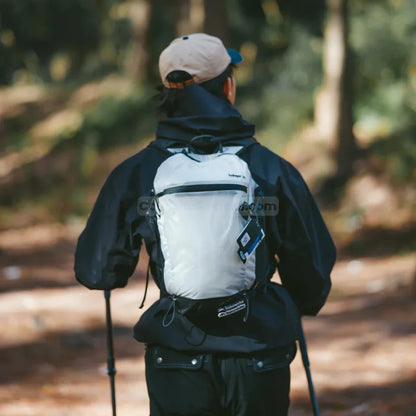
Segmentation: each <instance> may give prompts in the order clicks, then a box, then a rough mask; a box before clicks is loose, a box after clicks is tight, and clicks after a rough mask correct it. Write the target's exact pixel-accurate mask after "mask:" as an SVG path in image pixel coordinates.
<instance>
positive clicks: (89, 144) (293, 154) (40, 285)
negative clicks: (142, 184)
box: [0, 0, 416, 415]
mask: <svg viewBox="0 0 416 416" xmlns="http://www.w3.org/2000/svg"><path fill="white" fill-rule="evenodd" d="M415 12H416V1H415V0H378V1H370V0H326V1H325V0H294V1H289V0H210V1H208V0H205V1H203V0H172V1H168V0H152V1H150V0H71V1H68V0H0V289H1V291H2V294H0V296H2V299H3V302H2V304H3V306H2V307H1V308H0V313H1V314H2V316H4V317H5V321H4V322H6V323H5V327H4V333H5V337H4V340H3V341H1V342H0V350H1V351H0V353H1V354H2V355H4V356H5V357H6V359H7V362H8V366H7V368H6V370H5V372H4V373H3V375H2V376H1V377H2V378H1V380H0V393H1V394H3V395H4V397H7V400H6V401H5V402H4V404H3V405H4V406H6V407H4V409H3V411H2V414H5V415H6V414H7V415H14V414H16V415H17V414H19V415H20V414H44V415H45V414H46V413H45V410H43V411H42V412H43V413H42V412H41V411H40V410H39V409H40V408H39V407H36V406H41V405H40V404H39V403H41V402H42V397H44V398H45V400H44V402H45V403H47V402H48V400H52V399H53V400H54V402H53V403H54V404H55V406H57V403H58V402H59V400H58V398H60V399H62V400H63V403H66V402H65V400H66V399H68V397H72V396H71V394H72V393H68V392H66V393H65V392H64V393H62V392H61V391H58V392H57V391H56V389H55V390H54V388H53V387H52V384H50V382H47V381H45V380H46V379H53V377H55V378H56V379H57V380H58V379H59V377H64V375H65V374H66V376H67V373H65V371H64V372H61V371H60V370H59V368H62V366H63V363H64V362H66V363H67V366H68V368H69V367H71V366H72V367H74V366H75V367H76V363H78V361H76V360H75V354H76V356H77V357H79V355H80V354H81V353H82V354H84V355H87V354H88V353H87V351H88V348H92V347H93V348H96V349H97V350H100V351H101V350H102V349H103V348H104V347H103V345H102V343H101V342H99V341H98V339H101V338H99V335H97V333H98V332H99V330H100V329H101V330H102V329H103V322H101V321H100V322H98V321H97V319H98V318H94V319H92V318H91V319H92V321H93V323H91V322H92V321H91V322H90V321H88V322H87V321H84V320H82V319H83V318H81V317H80V318H79V319H80V322H78V324H79V325H78V326H76V325H75V327H72V326H71V325H73V324H69V323H68V322H67V321H66V320H60V319H63V318H58V317H57V316H58V314H55V315H54V313H55V312H56V311H57V305H56V304H50V305H49V303H47V305H46V306H45V304H43V306H42V304H41V303H39V302H41V300H40V299H43V300H42V302H45V299H46V298H47V299H50V296H51V295H53V296H54V297H55V298H56V299H60V296H61V295H62V296H64V294H63V292H62V293H61V292H58V291H64V292H65V293H70V291H71V290H75V289H74V288H75V287H76V290H77V291H78V290H82V288H78V287H77V286H76V282H75V281H74V277H73V273H72V253H73V249H74V245H75V242H76V237H77V235H78V234H79V232H80V231H81V230H82V227H83V225H84V224H85V221H86V218H87V215H88V213H89V212H90V210H91V207H92V204H93V203H94V201H95V198H96V196H97V193H98V191H99V188H100V187H101V185H102V184H103V181H104V180H105V178H106V176H107V175H108V174H109V172H110V171H111V170H112V169H113V168H114V167H115V166H116V165H117V164H118V163H120V162H121V161H122V160H124V159H125V158H126V157H128V156H130V155H131V154H134V153H135V152H137V151H138V150H140V148H142V147H143V146H145V145H146V144H147V143H148V142H149V141H151V140H152V139H153V133H154V129H155V126H156V123H157V118H158V115H157V102H155V100H154V99H153V97H154V95H155V94H156V87H157V86H158V85H159V84H160V79H159V75H158V68H157V61H158V57H159V54H160V52H161V51H162V50H163V48H164V47H166V46H167V44H168V43H169V42H170V41H171V40H172V39H173V38H174V37H176V36H180V35H184V34H187V33H192V32H201V31H204V32H207V33H210V34H213V35H217V36H219V37H221V38H222V39H223V40H224V43H225V44H226V45H227V46H229V47H232V48H234V49H238V50H240V52H241V54H242V55H243V57H244V62H243V63H242V64H241V65H239V68H238V69H237V71H236V79H237V84H238V94H237V103H236V106H237V108H238V109H239V110H240V112H241V113H242V114H243V116H244V118H246V119H247V120H249V121H251V122H253V123H255V124H256V126H257V132H256V138H257V139H258V140H259V141H260V142H261V143H263V144H265V145H267V146H268V147H270V148H271V149H272V150H274V151H275V152H277V153H279V154H281V155H282V156H284V157H285V158H287V159H288V160H289V161H290V162H292V163H293V164H295V166H297V167H298V168H299V170H300V171H301V173H302V174H303V176H304V177H305V179H306V180H307V182H308V184H309V185H310V187H311V189H312V191H313V193H314V195H315V197H316V199H317V201H318V204H319V205H320V207H321V209H322V210H323V214H324V217H325V220H326V221H327V223H328V225H329V228H330V229H331V232H332V234H333V236H334V239H335V241H336V244H337V248H338V253H339V263H338V269H336V270H335V277H336V278H337V281H338V282H340V283H339V284H338V285H337V284H335V285H334V290H333V293H332V295H331V298H330V300H331V302H332V303H331V304H330V305H329V308H328V309H324V311H327V312H326V313H327V314H328V315H327V316H326V315H325V313H324V316H323V320H322V321H321V323H320V324H313V323H311V324H310V325H311V326H310V327H309V329H308V332H309V335H310V336H311V338H312V346H311V348H312V353H313V351H314V348H316V354H317V356H316V357H317V358H316V359H317V360H318V367H319V363H320V361H319V357H318V355H319V345H318V344H319V343H317V341H316V342H315V344H314V339H315V337H316V338H319V333H320V331H321V332H326V331H327V328H328V325H335V326H336V324H337V325H338V324H340V325H341V326H342V325H343V324H345V327H347V326H348V325H349V324H351V322H353V320H354V319H357V322H360V320H365V319H367V318H368V319H370V317H371V319H370V321H371V322H369V323H368V325H369V327H368V328H373V329H374V326H372V325H374V320H375V319H376V317H378V318H380V317H383V319H384V318H385V319H386V322H390V321H389V319H392V317H393V316H394V317H395V319H396V321H395V322H394V323H391V322H390V324H391V325H392V326H391V328H390V327H389V328H390V329H389V331H387V332H386V329H385V327H383V329H380V331H381V332H380V333H378V332H377V331H375V333H377V334H378V336H379V337H380V338H379V339H378V338H377V337H376V338H377V340H378V341H377V342H376V341H375V340H374V339H373V340H372V341H371V342H373V344H371V342H370V341H369V342H370V344H371V347H370V346H368V345H367V344H366V345H367V347H362V346H361V347H360V346H357V345H359V341H358V340H355V338H354V336H357V337H359V334H360V331H361V330H362V328H361V329H360V328H359V327H358V326H357V325H356V326H355V327H354V328H355V332H354V331H352V332H351V334H350V336H351V338H348V339H349V340H350V342H351V343H352V344H351V345H353V346H354V348H356V349H357V357H356V358H357V360H358V361H357V366H358V367H357V368H363V366H365V365H369V364H368V363H363V362H361V361H359V358H358V357H362V351H363V348H364V350H365V351H366V354H368V361H371V357H372V356H374V354H373V353H374V348H378V343H382V342H383V340H385V339H386V338H388V339H390V340H391V342H393V341H392V340H393V338H394V339H395V341H397V342H399V344H397V343H394V344H389V343H386V344H385V345H387V346H386V348H393V347H392V345H393V346H395V347H394V348H396V349H394V348H393V350H394V351H396V350H397V351H396V353H397V354H398V356H396V355H394V354H393V355H394V357H396V362H397V363H398V367H394V370H395V371H396V370H397V369H398V368H402V366H405V365H404V362H406V363H407V361H406V359H407V358H404V357H409V355H411V354H412V352H411V348H413V346H414V345H416V339H415V338H416V323H415V319H414V316H415V314H414V311H415V301H414V300H415V299H414V293H415V292H416V290H415V286H416V264H415V248H416V238H415V232H416V209H415V208H416V169H415V166H416V118H415V113H416V18H415ZM367 259H369V260H367ZM143 267H145V266H143ZM142 269H143V268H140V267H139V268H138V271H137V276H138V279H137V281H138V283H137V285H138V286H137V288H140V289H141V285H142V279H141V278H142V277H143V276H142V275H143V270H142ZM133 287H134V286H133ZM71 293H72V292H71ZM76 293H78V292H76ZM82 293H83V295H82V296H84V298H85V296H86V293H88V292H86V293H84V292H82ZM364 295H365V297H363V296H364ZM80 296H81V295H80ZM120 296H121V295H120ZM136 297H137V298H138V295H137V293H136ZM22 299H23V300H22ZM24 299H26V303H25V301H24ZM27 299H29V300H27ZM85 299H86V298H85ZM94 299H96V298H94ZM357 299H360V301H362V302H363V304H361V306H360V308H361V309H360V310H359V311H360V313H361V315H360V313H359V311H358V310H357V309H356V308H357V305H356V304H354V302H355V301H357ZM136 301H137V302H138V300H137V299H136ZM57 302H58V303H59V300H58V301H57ZM95 302H96V303H94V302H92V303H91V305H96V306H94V307H96V308H98V310H100V309H99V307H100V306H99V305H100V303H99V300H95ZM116 302H117V299H116ZM119 302H120V304H121V303H122V302H121V298H120V299H119ZM87 303H88V301H87ZM74 304H76V301H74ZM341 304H342V305H344V306H345V308H346V310H354V311H355V312H356V313H357V316H354V318H352V317H351V316H350V315H348V314H346V315H345V316H343V318H342V319H341V318H340V317H339V316H338V317H335V315H336V314H335V312H334V311H337V313H338V312H339V308H341V306H340V305H341ZM28 305H29V306H28ZM354 305H355V306H354ZM363 305H365V307H363ZM382 306H384V308H382ZM331 308H332V309H331ZM337 308H338V309H337ZM54 311H55V312H54ZM84 312H85V313H86V311H84ZM94 313H96V312H94ZM94 313H93V314H94ZM412 313H413V319H412ZM51 316H55V319H56V321H52V318H51ZM325 317H327V319H328V320H329V321H328V322H325ZM134 318H136V316H135V317H134ZM115 319H116V323H117V316H116V318H115ZM331 319H335V321H334V322H332V321H330V320H331ZM337 319H341V320H340V321H338V320H337ZM126 320H127V322H129V324H127V323H126ZM318 322H319V318H318ZM331 322H332V323H331ZM354 322H356V321H354ZM357 322H356V323H357ZM308 323H309V322H308ZM378 323H380V322H378ZM119 324H120V326H119V327H118V335H119V336H120V339H121V340H122V345H123V346H124V347H123V346H122V347H121V349H122V350H123V351H125V350H127V345H131V344H128V342H129V341H128V338H129V333H128V332H127V333H126V332H124V329H125V328H128V327H129V325H130V326H131V316H130V320H128V318H126V317H125V316H124V315H120V316H119ZM325 324H326V325H327V326H325ZM68 325H69V327H67V326H68ZM314 325H316V326H314ZM58 327H59V328H60V329H59V330H58ZM63 328H66V329H65V331H64V330H63ZM91 328H93V329H91ZM116 329H117V326H116ZM97 331H98V332H97ZM314 331H316V333H315V332H314ZM335 333H336V331H335V332H334V334H335ZM370 333H372V332H371V330H370ZM398 334H399V335H400V336H399V335H398ZM314 335H315V337H314ZM339 335H340V334H339ZM344 335H345V333H344ZM340 336H341V335H340ZM68 337H69V338H68ZM341 338H342V337H341ZM120 342H121V341H120ZM334 342H335V341H334ZM410 342H413V343H415V344H410ZM370 344H369V345H370ZM48 345H49V347H50V348H55V349H60V351H61V352H60V353H58V352H56V351H55V353H54V354H55V355H54V354H52V353H51V351H50V350H48V349H47V346H48ZM348 345H349V344H348ZM397 345H400V347H397ZM58 347H59V348H58ZM123 348H124V349H123ZM372 348H373V349H372ZM341 349H342V348H341ZM360 351H361V353H360ZM413 351H414V349H413ZM100 353H102V352H100ZM384 353H385V355H383V354H381V356H382V357H383V359H386V357H389V352H388V351H385V352H384ZM51 354H52V355H51ZM82 354H81V355H82ZM103 354H104V353H103ZM360 354H361V355H360ZM413 354H414V352H413ZM125 355H127V358H128V359H132V352H130V353H128V354H127V353H126V354H125ZM375 355H376V354H375ZM51 357H52V358H51ZM398 357H400V358H398ZM77 359H78V358H77ZM28 360H30V361H31V362H34V364H33V363H32V364H31V365H29V364H28ZM74 360H75V361H74ZM325 360H327V361H328V357H327V358H325V359H324V358H323V362H326V361H325ZM334 360H335V358H334ZM387 360H388V358H387ZM51 362H52V363H51ZM83 363H84V362H83ZM94 363H95V364H96V367H99V364H97V362H94ZM84 364H85V363H84ZM80 367H82V365H81V366H80ZM92 367H93V366H92ZM353 367H354V366H352V367H351V368H353ZM405 367H406V366H405ZM28 368H30V369H32V370H33V371H34V372H37V373H38V375H35V376H34V375H33V374H32V373H31V374H29V371H28ZM39 368H40V369H41V370H39ZM65 368H66V367H65ZM319 368H320V367H319ZM38 370H39V371H38ZM373 370H374V369H373ZM373 370H371V369H368V372H369V373H371V371H373ZM90 371H91V372H92V373H91V374H93V370H90ZM348 371H349V370H348V369H346V372H347V373H348ZM351 371H352V370H351ZM374 371H375V370H374ZM374 371H373V373H372V374H375V375H378V376H379V373H377V371H375V372H374ZM392 371H393V370H392ZM397 371H398V370H397ZM406 371H407V372H405V373H406V374H405V375H404V376H403V378H402V379H400V381H397V380H395V382H394V386H395V387H392V389H390V390H389V387H388V386H392V385H393V384H389V382H388V379H389V378H388V377H387V375H385V376H386V380H384V379H383V377H381V379H380V383H381V384H380V385H382V386H383V388H382V389H381V390H377V389H376V390H371V392H368V397H367V396H366V395H363V391H362V390H357V391H355V390H354V392H355V394H356V396H354V394H351V388H352V385H356V384H357V380H353V379H351V380H350V381H346V382H345V383H344V385H340V387H339V388H338V389H336V393H334V392H333V391H332V396H331V394H329V395H327V396H326V397H330V399H326V400H324V411H325V410H326V411H327V413H324V414H328V415H335V414H340V415H341V414H344V413H342V412H345V414H353V413H351V412H352V410H351V409H355V413H354V414H397V415H407V414H409V415H410V414H412V413H411V412H412V410H411V409H414V405H415V403H416V397H415V395H416V393H415V389H413V390H412V389H411V388H410V386H411V385H413V386H414V383H416V368H415V365H414V364H413V365H411V366H407V369H406ZM80 372H81V368H78V370H77V376H79V373H80ZM62 374H64V375H62ZM91 374H89V375H91ZM383 374H384V373H383ZM33 377H34V378H33ZM91 377H92V375H91ZM322 377H324V376H322ZM351 377H352V376H351ZM390 378H391V377H390ZM370 379H371V377H370ZM88 380H89V381H88V382H89V383H90V382H91V380H90V379H88ZM346 380H348V377H347V379H346ZM371 380H372V379H371ZM361 382H362V383H363V385H366V382H364V381H363V380H361ZM328 383H329V382H328ZM58 384H59V383H58ZM370 384H371V383H370ZM375 384H376V385H378V384H377V383H375ZM45 386H46V387H45ZM318 386H319V377H318ZM320 387H321V389H322V390H325V389H327V387H328V386H327V384H325V381H324V380H322V384H321V385H320ZM367 387H368V386H367ZM42 389H46V390H42ZM97 389H98V385H97ZM386 389H387V390H386ZM64 390H65V389H64ZM23 391H24V392H25V393H23ZM65 391H66V390H65ZM97 391H98V390H97ZM299 391H300V390H299ZM11 392H12V393H13V392H14V393H15V394H17V395H18V396H19V397H20V398H21V399H20V401H16V400H14V399H11V396H10V394H11ZM27 392H32V393H27ZM37 392H43V393H44V394H41V395H40V396H39V397H38V398H37V399H36V400H38V401H36V400H35V398H34V397H35V396H36V395H37ZM388 392H390V393H391V394H390V396H389V395H388V394H387V393H388ZM295 393H296V386H295ZM97 394H98V393H97ZM343 394H344V395H343ZM383 395H384V401H383V397H382V396H383ZM348 396H349V397H348ZM77 397H78V396H77ZM299 397H300V398H301V399H302V397H303V396H302V394H301V393H299ZM351 397H355V398H356V400H353V403H351ZM357 397H358V398H357ZM31 400H34V401H33V403H32V402H31ZM129 400H130V398H129ZM131 400H132V401H133V402H134V394H132V398H131ZM302 400H303V402H302ZM302 400H300V402H301V403H303V405H299V406H300V407H299V408H296V407H295V410H294V412H298V413H293V414H299V415H300V414H303V413H301V411H302V409H303V407H302V406H304V408H307V404H305V400H306V399H304V397H303V399H302ZM143 401H144V402H145V398H144V399H143ZM35 402H36V403H38V402H39V403H38V404H36V405H35V404H34V403H35ZM19 403H20V405H21V407H19ZM28 403H31V404H28ZM42 403H43V402H42ZM399 403H400V404H399ZM388 404H390V407H389V408H388ZM7 406H9V407H7ZM16 406H17V407H16ZM24 406H27V409H29V410H27V412H28V413H24V410H22V409H24V408H25V407H24ZM62 406H64V407H63V408H64V409H66V410H62V409H63V408H60V409H61V410H60V413H59V412H58V413H56V412H55V413H51V414H68V415H70V414H71V413H70V411H69V410H68V409H67V408H66V407H65V406H67V405H65V404H62ZM386 406H387V407H386ZM391 406H393V407H391ZM394 406H399V407H397V408H396V407H394ZM400 406H402V407H400ZM68 408H69V407H68ZM386 408H388V409H389V412H392V411H393V413H388V412H387V410H386ZM11 409H18V410H16V412H17V413H13V411H14V410H11ZM33 409H35V410H33ZM380 409H381V410H380ZM383 409H384V410H383ZM392 409H393V410H392ZM394 409H396V410H394ZM398 409H400V410H398ZM384 411H385V412H386V413H383V412H384ZM407 411H408V412H409V413H406V412H407ZM19 412H20V413H19ZM30 412H32V413H30ZM36 412H40V413H36ZM89 412H90V413H89V414H93V411H92V410H91V409H90V410H89ZM337 412H338V413H337ZM371 412H372V413H371ZM394 412H396V413H394ZM74 414H75V413H74ZM97 414H102V413H100V412H98V413H97ZM305 414H308V413H305Z"/></svg>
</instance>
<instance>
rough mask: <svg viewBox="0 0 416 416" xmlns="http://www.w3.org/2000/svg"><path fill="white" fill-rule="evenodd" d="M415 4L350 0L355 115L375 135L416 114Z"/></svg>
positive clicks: (405, 122)
mask: <svg viewBox="0 0 416 416" xmlns="http://www.w3.org/2000/svg"><path fill="white" fill-rule="evenodd" d="M415 10H416V1H415V0H396V1H381V2H376V3H374V2H364V3H363V2H361V1H354V2H353V7H352V21H351V23H352V27H351V42H352V46H353V48H354V52H355V55H356V56H355V62H356V76H355V77H354V79H355V83H356V85H355V88H356V91H357V96H356V117H357V119H358V122H359V126H360V127H361V128H363V129H366V130H367V129H371V130H373V131H374V129H376V130H375V133H376V134H378V135H383V134H384V135H388V134H391V133H393V132H394V131H396V130H397V129H400V130H401V129H403V127H404V126H407V125H409V123H411V121H412V120H413V119H414V117H415V110H416V105H415V98H414V97H415V96H416V73H415V67H416V49H415V45H416V21H415V19H414V12H415Z"/></svg>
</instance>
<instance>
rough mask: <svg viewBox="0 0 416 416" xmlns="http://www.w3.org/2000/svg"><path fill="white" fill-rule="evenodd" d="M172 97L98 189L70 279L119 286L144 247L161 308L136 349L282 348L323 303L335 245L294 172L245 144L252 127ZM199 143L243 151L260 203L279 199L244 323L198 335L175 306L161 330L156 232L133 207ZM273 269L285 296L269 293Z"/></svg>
mask: <svg viewBox="0 0 416 416" xmlns="http://www.w3.org/2000/svg"><path fill="white" fill-rule="evenodd" d="M179 94H180V95H181V96H180V99H179V102H180V105H179V107H178V109H177V111H176V112H175V114H174V115H173V117H170V118H168V119H165V120H163V121H161V122H160V123H159V125H158V129H157V132H156V140H155V141H154V142H152V143H151V144H150V145H149V146H147V147H146V148H145V149H143V150H142V151H140V152H139V153H137V154H136V155H134V156H132V157H131V158H129V159H127V160H126V161H124V162H123V163H121V164H120V165H119V166H118V167H116V168H115V169H114V171H113V172H112V173H111V174H110V176H109V177H108V179H107V181H106V182H105V184H104V186H103V188H102V189H101V192H100V194H99V196H98V199H97V201H96V203H95V206H94V209H93V211H92V213H91V215H90V217H89V219H88V222H87V225H86V228H85V230H84V231H83V232H82V234H81V236H80V237H79V241H78V245H77V249H76V253H75V274H76V278H77V279H78V281H79V282H80V283H82V284H83V285H85V286H87V287H88V288H90V289H113V288H117V287H123V286H125V285H126V283H127V281H128V278H129V277H130V276H131V275H132V274H133V272H134V270H135V267H136V265H137V261H138V256H139V252H140V248H141V243H142V241H144V243H145V245H146V249H147V252H148V253H149V256H150V268H151V272H152V275H153V277H154V279H155V281H156V283H157V285H158V286H159V288H160V290H161V299H160V300H159V301H158V302H156V303H155V304H154V305H152V306H151V307H150V308H149V309H148V310H147V311H146V312H145V313H144V314H143V316H142V318H141V319H140V321H139V322H138V324H137V325H136V327H135V337H136V339H138V340H139V341H142V342H146V343H151V344H153V343H154V344H162V345H165V346H169V347H173V348H176V349H178V350H209V351H240V352H250V351H254V350H259V349H265V348H272V347H275V346H279V345H284V344H287V343H289V342H291V341H293V339H295V338H296V337H297V331H296V328H295V327H296V322H297V319H298V316H297V315H298V314H302V315H314V314H317V313H318V311H319V310H320V308H321V307H322V306H323V304H324V303H325V301H326V298H327V296H328V293H329V290H330V286H331V283H330V272H331V270H332V267H333V265H334V262H335V247H334V244H333V241H332V239H331V237H330V235H329V233H328V230H327V228H326V226H325V224H324V222H323V220H322V217H321V214H320V212H319V210H318V208H317V206H316V204H315V202H314V200H313V198H312V196H311V194H310V192H309V190H308V188H307V186H306V184H305V182H304V181H303V179H302V177H301V175H300V174H299V172H298V171H297V170H296V169H295V168H294V167H293V166H292V165H291V164H290V163H288V162H287V161H286V160H284V159H283V158H281V157H279V156H278V155H276V154H274V153H272V152H271V151H270V150H268V149H267V148H265V147H264V146H262V145H260V144H259V143H258V142H257V141H255V140H254V139H253V135H254V126H253V125H251V124H250V123H247V122H246V121H244V120H243V119H242V117H241V115H240V114H239V113H238V112H237V110H236V109H235V108H234V107H232V106H231V105H229V104H228V103H227V102H226V101H224V100H222V99H219V98H217V97H215V96H213V95H211V94H209V93H207V92H206V91H205V90H204V89H203V88H201V87H199V86H197V85H191V86H188V87H187V88H185V89H184V90H182V91H181V92H179ZM201 134H210V135H212V136H215V137H216V139H217V140H219V141H221V142H222V143H226V144H227V145H229V144H241V145H243V146H244V150H243V151H242V153H241V154H240V157H241V158H242V159H243V160H244V161H245V162H246V163H247V165H248V167H249V169H250V171H251V173H252V176H253V178H254V180H255V181H256V183H257V184H258V185H259V186H260V188H261V189H262V192H263V193H264V195H265V196H273V197H277V198H278V201H279V212H278V214H277V215H274V216H268V217H266V218H265V224H264V227H265V233H266V238H265V243H264V246H265V247H266V250H264V251H263V252H264V254H263V256H262V257H261V259H260V260H259V262H261V264H260V265H259V266H260V267H259V268H260V269H262V273H263V275H264V276H266V278H265V281H263V282H262V284H261V285H259V287H258V288H257V289H256V291H255V293H253V294H252V299H253V302H252V308H251V312H250V317H249V319H248V321H247V322H243V321H242V320H241V319H238V320H236V319H229V320H228V321H227V322H226V323H224V321H222V322H221V323H220V324H218V325H214V326H212V325H211V326H204V325H203V324H201V325H199V324H198V323H195V322H193V321H190V320H188V319H187V318H186V316H185V315H186V314H182V313H181V310H180V305H179V309H178V311H177V312H178V313H177V316H176V317H174V318H175V319H174V320H173V324H172V325H169V326H168V327H164V326H163V325H162V320H163V318H166V314H169V313H172V312H175V311H172V301H171V299H170V298H169V296H168V294H167V293H166V291H165V289H164V285H163V256H162V255H161V250H160V244H159V242H158V235H157V232H155V230H154V227H151V226H150V225H149V222H148V221H147V220H146V218H145V216H144V215H141V214H140V211H139V210H138V207H137V203H138V202H137V201H138V200H139V199H140V198H143V197H146V196H150V195H151V191H152V187H153V179H154V177H155V174H156V171H157V169H158V167H159V165H160V164H161V163H162V162H163V161H164V160H165V159H166V158H168V157H169V156H170V154H169V152H167V151H166V148H167V147H170V146H179V145H182V146H186V145H187V144H189V142H190V140H191V139H192V138H193V137H195V136H198V135H201ZM275 255H277V257H278V261H277V262H276V260H275ZM276 267H277V270H278V272H279V275H280V278H281V281H282V285H283V287H280V286H277V285H270V284H268V283H267V282H268V281H269V280H270V278H271V276H272V275H273V273H274V271H275V269H276ZM287 292H288V293H289V294H290V296H289V295H287ZM292 300H293V301H294V304H295V305H296V307H295V306H294V305H293V303H292ZM173 306H175V305H173Z"/></svg>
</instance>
